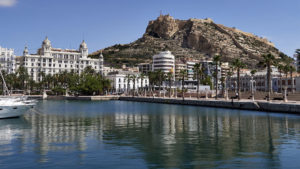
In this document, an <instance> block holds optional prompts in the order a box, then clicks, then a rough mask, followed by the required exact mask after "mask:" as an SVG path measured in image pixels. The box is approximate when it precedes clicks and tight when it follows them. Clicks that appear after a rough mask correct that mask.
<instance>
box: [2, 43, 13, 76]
mask: <svg viewBox="0 0 300 169" xmlns="http://www.w3.org/2000/svg"><path fill="white" fill-rule="evenodd" d="M15 67H16V56H15V54H14V50H13V49H8V48H2V47H1V46H0V69H1V70H4V71H5V72H6V73H8V74H9V73H14V72H15V71H16V68H15Z"/></svg>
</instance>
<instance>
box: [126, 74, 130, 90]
mask: <svg viewBox="0 0 300 169" xmlns="http://www.w3.org/2000/svg"><path fill="white" fill-rule="evenodd" d="M125 79H126V80H127V94H128V93H129V89H130V80H131V75H130V74H127V75H126V76H125Z"/></svg>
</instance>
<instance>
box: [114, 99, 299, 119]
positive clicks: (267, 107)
mask: <svg viewBox="0 0 300 169" xmlns="http://www.w3.org/2000/svg"><path fill="white" fill-rule="evenodd" d="M119 100H124V101H136V102H150V103H164V104H180V105H192V106H207V107H219V108H230V109H242V110H256V111H266V112H279V113H293V114H299V115H300V104H299V103H296V102H288V103H284V102H267V101H254V102H253V101H249V100H241V101H238V100H228V101H227V100H214V99H208V100H204V99H201V100H196V99H185V100H182V99H173V98H171V99H170V98H145V97H120V98H119Z"/></svg>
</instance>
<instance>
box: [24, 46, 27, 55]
mask: <svg viewBox="0 0 300 169" xmlns="http://www.w3.org/2000/svg"><path fill="white" fill-rule="evenodd" d="M23 54H24V55H26V54H28V48H27V45H26V46H25V49H24V51H23Z"/></svg>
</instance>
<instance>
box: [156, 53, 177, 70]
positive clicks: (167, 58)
mask: <svg viewBox="0 0 300 169" xmlns="http://www.w3.org/2000/svg"><path fill="white" fill-rule="evenodd" d="M157 70H161V71H162V72H163V73H168V72H172V73H173V74H174V75H175V56H174V55H172V53H171V52H170V51H164V52H160V53H159V54H158V55H154V56H153V63H152V71H157Z"/></svg>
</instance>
